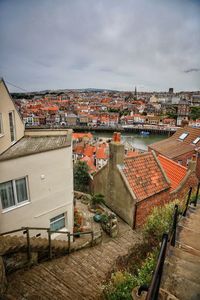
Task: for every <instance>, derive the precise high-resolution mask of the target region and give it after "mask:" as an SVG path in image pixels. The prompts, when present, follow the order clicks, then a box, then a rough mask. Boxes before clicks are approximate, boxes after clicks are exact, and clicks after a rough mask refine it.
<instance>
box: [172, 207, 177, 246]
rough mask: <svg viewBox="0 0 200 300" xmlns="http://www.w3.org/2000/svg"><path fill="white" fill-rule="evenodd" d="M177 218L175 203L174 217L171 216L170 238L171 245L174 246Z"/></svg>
mask: <svg viewBox="0 0 200 300" xmlns="http://www.w3.org/2000/svg"><path fill="white" fill-rule="evenodd" d="M177 219H178V205H177V204H176V205H175V207H174V218H173V226H172V239H171V246H173V247H175V244H176V226H177Z"/></svg>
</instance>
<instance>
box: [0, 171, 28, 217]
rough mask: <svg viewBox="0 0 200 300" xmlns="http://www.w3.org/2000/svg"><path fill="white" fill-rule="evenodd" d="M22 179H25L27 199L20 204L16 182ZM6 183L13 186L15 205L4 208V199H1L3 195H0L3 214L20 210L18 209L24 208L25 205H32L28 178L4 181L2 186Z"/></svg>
mask: <svg viewBox="0 0 200 300" xmlns="http://www.w3.org/2000/svg"><path fill="white" fill-rule="evenodd" d="M20 179H25V183H26V194H27V199H26V200H24V201H21V202H18V195H17V187H16V181H17V180H20ZM6 182H11V184H12V189H13V196H14V205H12V206H9V207H6V208H3V205H2V199H1V195H0V207H1V209H2V212H7V211H10V210H13V209H15V208H18V207H21V206H24V205H25V204H28V203H30V196H29V185H28V176H22V177H18V178H15V179H11V180H7V181H4V182H0V185H1V184H3V183H6Z"/></svg>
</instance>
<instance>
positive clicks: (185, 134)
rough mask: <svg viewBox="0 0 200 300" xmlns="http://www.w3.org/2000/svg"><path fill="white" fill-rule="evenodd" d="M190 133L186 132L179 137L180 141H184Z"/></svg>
mask: <svg viewBox="0 0 200 300" xmlns="http://www.w3.org/2000/svg"><path fill="white" fill-rule="evenodd" d="M188 134H189V133H187V132H184V133H182V134H181V135H180V136H179V140H181V141H183V140H184V139H185V138H186V137H187V136H188Z"/></svg>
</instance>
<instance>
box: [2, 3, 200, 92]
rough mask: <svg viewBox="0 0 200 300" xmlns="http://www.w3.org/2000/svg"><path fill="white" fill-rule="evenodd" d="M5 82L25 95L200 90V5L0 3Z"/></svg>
mask: <svg viewBox="0 0 200 300" xmlns="http://www.w3.org/2000/svg"><path fill="white" fill-rule="evenodd" d="M0 76H3V77H4V79H5V80H6V81H7V82H11V83H13V84H15V85H17V86H19V87H22V88H24V89H26V90H28V91H31V90H32V91H33V90H44V89H59V88H108V89H118V90H133V89H134V87H135V86H137V88H138V90H139V91H141V90H142V91H144V90H146V91H153V90H168V88H169V87H174V89H175V91H178V90H199V89H200V0H196V1H194V0H0ZM8 87H9V89H10V91H19V92H20V90H18V89H16V88H14V87H12V86H11V85H8Z"/></svg>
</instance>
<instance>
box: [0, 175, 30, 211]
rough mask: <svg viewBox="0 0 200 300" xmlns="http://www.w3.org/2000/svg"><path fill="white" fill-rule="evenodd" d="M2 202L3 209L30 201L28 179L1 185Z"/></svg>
mask: <svg viewBox="0 0 200 300" xmlns="http://www.w3.org/2000/svg"><path fill="white" fill-rule="evenodd" d="M0 200H1V205H2V208H3V209H6V208H10V207H14V206H18V205H20V204H21V203H23V202H26V201H28V192H27V179H26V178H25V177H24V178H20V179H15V180H10V181H7V182H3V183H0Z"/></svg>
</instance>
